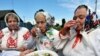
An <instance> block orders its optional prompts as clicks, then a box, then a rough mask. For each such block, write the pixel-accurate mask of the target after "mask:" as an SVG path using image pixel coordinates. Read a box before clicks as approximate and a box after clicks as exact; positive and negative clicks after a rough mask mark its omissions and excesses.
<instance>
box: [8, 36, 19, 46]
mask: <svg viewBox="0 0 100 56" xmlns="http://www.w3.org/2000/svg"><path fill="white" fill-rule="evenodd" d="M7 47H8V48H16V47H17V39H13V38H12V37H9V38H8V40H7Z"/></svg>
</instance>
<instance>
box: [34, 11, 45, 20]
mask: <svg viewBox="0 0 100 56" xmlns="http://www.w3.org/2000/svg"><path fill="white" fill-rule="evenodd" d="M35 19H36V21H45V20H46V17H45V15H44V14H42V13H39V14H37V15H36V18H35Z"/></svg>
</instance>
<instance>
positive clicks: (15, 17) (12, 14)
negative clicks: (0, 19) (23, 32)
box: [4, 13, 20, 31]
mask: <svg viewBox="0 0 100 56" xmlns="http://www.w3.org/2000/svg"><path fill="white" fill-rule="evenodd" d="M9 16H12V17H14V19H17V21H18V23H17V26H16V27H15V29H13V30H18V29H19V25H20V19H19V17H18V16H17V15H16V14H15V13H7V14H6V16H5V18H4V19H5V23H6V26H7V27H8V28H9V30H11V31H12V29H11V28H10V26H9V25H8V19H9V18H8V17H9Z"/></svg>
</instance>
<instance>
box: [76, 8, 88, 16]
mask: <svg viewBox="0 0 100 56" xmlns="http://www.w3.org/2000/svg"><path fill="white" fill-rule="evenodd" d="M79 15H83V16H86V15H87V10H86V9H85V8H80V9H77V10H76V12H75V16H79Z"/></svg>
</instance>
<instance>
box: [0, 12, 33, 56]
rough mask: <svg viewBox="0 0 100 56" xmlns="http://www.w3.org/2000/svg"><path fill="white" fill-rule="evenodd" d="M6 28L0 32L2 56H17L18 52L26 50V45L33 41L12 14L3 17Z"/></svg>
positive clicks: (16, 17) (17, 18) (27, 31)
mask: <svg viewBox="0 0 100 56" xmlns="http://www.w3.org/2000/svg"><path fill="white" fill-rule="evenodd" d="M5 23H6V25H7V27H6V28H4V29H2V30H1V31H0V49H1V50H2V56H19V54H20V52H22V51H24V50H26V49H27V48H28V46H27V45H28V43H29V42H31V41H33V40H32V36H31V34H30V32H29V30H28V29H27V28H25V27H20V26H19V25H20V19H19V17H18V16H17V15H16V14H14V13H8V14H6V16H5Z"/></svg>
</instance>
